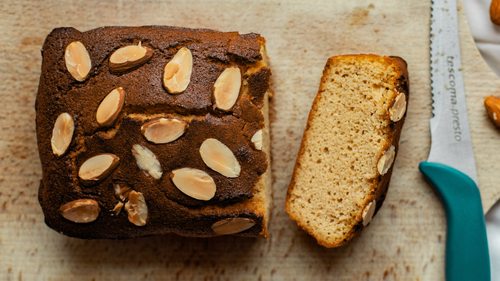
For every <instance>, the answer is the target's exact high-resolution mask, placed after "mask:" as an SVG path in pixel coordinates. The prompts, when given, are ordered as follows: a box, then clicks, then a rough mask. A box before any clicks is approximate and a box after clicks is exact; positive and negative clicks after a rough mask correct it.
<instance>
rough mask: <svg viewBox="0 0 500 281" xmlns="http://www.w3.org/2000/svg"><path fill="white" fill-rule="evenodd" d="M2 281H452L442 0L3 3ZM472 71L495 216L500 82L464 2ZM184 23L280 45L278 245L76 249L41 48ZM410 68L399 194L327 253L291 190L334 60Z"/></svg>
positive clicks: (141, 244)
mask: <svg viewBox="0 0 500 281" xmlns="http://www.w3.org/2000/svg"><path fill="white" fill-rule="evenodd" d="M0 7H1V8H0V11H1V12H0V13H1V16H0V39H1V40H0V78H1V79H0V81H1V82H0V89H1V90H0V100H1V104H0V128H1V134H0V159H1V161H0V279H1V280H14V279H15V280H79V279H83V280H172V279H176V280H177V279H179V280H190V279H193V280H201V279H203V280H237V279H246V280H256V279H259V280H261V279H263V280H293V279H297V280H305V279H309V280H326V279H335V280H443V279H444V249H445V237H446V227H445V222H446V220H445V214H444V210H443V208H442V206H441V203H440V201H439V199H438V197H437V195H436V193H435V192H434V191H433V189H432V188H431V187H430V186H429V185H428V184H427V183H426V182H425V180H424V179H423V177H422V175H421V174H420V173H419V171H418V169H417V166H418V164H419V163H420V162H421V161H423V160H425V159H426V158H427V155H428V152H429V144H430V133H429V118H430V117H431V94H430V74H429V70H430V68H429V59H430V55H429V19H430V1H419V0H390V1H383V0H371V1H363V0H359V1H343V0H335V1H319V0H315V1H311V0H310V1H299V0H294V1H286V2H285V1H219V0H212V1H159V0H147V1H146V0H141V1H133V0H107V1H98V0H93V1H72V0H60V1H55V0H51V1H43V0H37V1H29V2H28V1H18V0H4V1H2V3H1V4H0ZM459 7H460V8H459V10H460V12H459V21H460V32H461V39H462V59H463V72H464V77H465V87H466V93H467V105H468V110H469V118H470V123H471V126H470V127H471V129H472V140H473V145H474V152H475V157H476V163H477V170H478V174H479V186H480V189H481V193H482V198H483V206H484V208H485V210H488V209H489V208H490V207H491V206H492V204H494V202H496V200H497V199H498V198H499V197H500V185H498V182H500V178H499V174H498V171H499V169H500V161H499V160H500V153H499V152H498V151H499V149H498V143H499V142H500V134H499V131H497V130H496V129H495V128H494V126H493V125H492V123H491V122H490V121H489V120H488V119H487V115H486V113H485V110H484V108H483V100H484V98H485V97H486V96H488V95H494V94H498V93H499V88H500V81H499V80H498V79H497V78H496V76H495V75H494V74H493V73H492V72H491V71H490V70H489V69H488V67H487V66H486V64H485V63H484V61H483V60H482V59H481V57H480V55H479V53H478V51H477V49H476V47H475V45H474V43H473V41H472V38H471V37H470V33H469V31H468V27H467V22H466V18H465V15H464V12H463V10H462V6H461V4H460V5H459ZM152 24H158V25H175V26H185V27H204V28H212V29H217V30H222V31H234V30H236V31H240V32H242V33H247V32H257V33H260V34H262V35H263V36H264V37H265V38H266V39H267V48H268V53H269V56H270V58H271V69H272V71H273V77H272V87H273V90H274V92H275V95H274V98H273V100H272V103H271V121H272V123H271V131H272V157H273V163H272V172H273V189H274V207H273V218H272V221H271V227H270V235H271V237H270V238H269V239H248V238H241V237H218V238H211V239H193V238H183V237H178V236H176V235H165V236H157V237H149V238H141V239H130V240H122V241H110V240H97V241H84V240H79V239H74V238H68V237H65V236H63V235H60V234H59V233H57V232H55V231H53V230H51V229H49V228H48V227H46V226H45V224H44V221H43V215H42V212H41V208H40V206H39V204H38V201H37V190H38V184H39V180H40V178H41V168H40V161H39V158H38V151H37V146H36V138H35V110H34V102H35V96H36V91H37V87H38V79H39V75H40V63H41V56H40V48H41V46H42V43H43V41H44V38H45V36H46V35H47V34H48V33H49V32H50V31H51V30H52V28H55V27H60V26H73V27H75V28H77V29H79V30H82V31H84V30H88V29H92V28H95V27H99V26H104V25H152ZM355 53H375V54H380V55H396V56H401V57H403V58H404V59H405V60H406V61H407V62H408V65H409V73H410V81H411V97H410V103H409V109H408V117H407V119H406V120H407V121H406V124H405V127H404V130H403V133H402V139H401V146H400V152H399V156H398V158H397V160H396V162H395V170H394V173H393V176H392V182H391V186H390V190H389V193H388V197H387V199H386V201H385V203H384V205H383V208H382V209H381V211H380V212H379V214H378V215H377V216H376V217H375V218H374V220H373V222H372V223H371V225H370V226H369V227H368V228H367V229H365V230H364V232H363V233H362V234H361V235H360V236H358V237H357V238H356V239H354V241H352V242H351V243H350V244H348V245H347V246H344V247H341V248H338V249H325V248H323V247H321V246H318V245H317V243H316V241H315V240H314V239H313V238H311V237H310V236H309V235H307V234H306V233H305V232H304V231H302V230H301V229H299V228H298V227H297V225H296V224H295V223H294V222H293V221H291V220H290V219H289V218H288V215H287V214H286V212H285V208H284V198H285V193H286V189H287V186H288V183H289V180H290V177H291V173H292V168H293V165H294V161H295V157H296V155H297V151H298V148H299V145H300V141H301V138H302V132H303V130H304V128H305V124H306V118H307V115H308V112H309V108H310V106H311V104H312V101H313V98H314V96H315V94H316V92H317V89H318V85H319V81H320V77H321V75H322V69H323V66H324V64H325V63H326V60H327V58H328V57H330V56H333V55H337V54H355Z"/></svg>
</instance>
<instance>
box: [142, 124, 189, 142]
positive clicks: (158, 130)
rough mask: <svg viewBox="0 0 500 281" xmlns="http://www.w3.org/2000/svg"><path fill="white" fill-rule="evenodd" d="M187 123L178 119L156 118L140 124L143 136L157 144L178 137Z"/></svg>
mask: <svg viewBox="0 0 500 281" xmlns="http://www.w3.org/2000/svg"><path fill="white" fill-rule="evenodd" d="M186 128H187V123H186V122H184V121H182V120H178V119H167V118H158V119H155V120H151V121H149V122H147V123H145V124H144V125H142V126H141V132H142V134H143V135H144V137H145V138H146V139H147V140H148V141H150V142H152V143H157V144H164V143H169V142H172V141H174V140H176V139H178V138H179V137H180V136H182V135H183V134H184V132H185V131H186Z"/></svg>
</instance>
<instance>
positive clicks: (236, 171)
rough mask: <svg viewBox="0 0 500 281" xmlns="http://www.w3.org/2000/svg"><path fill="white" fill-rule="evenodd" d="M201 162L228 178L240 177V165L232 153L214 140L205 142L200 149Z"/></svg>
mask: <svg viewBox="0 0 500 281" xmlns="http://www.w3.org/2000/svg"><path fill="white" fill-rule="evenodd" d="M200 154H201V158H202V159H203V162H205V164H207V166H208V167H210V168H211V169H212V170H214V171H216V172H218V173H220V174H222V175H224V176H226V177H228V178H236V177H238V176H239V175H240V172H241V167H240V163H238V160H237V159H236V157H235V156H234V154H233V152H232V151H231V150H230V149H229V148H228V147H227V146H226V145H225V144H223V143H222V142H220V141H218V140H216V139H207V140H205V141H204V142H203V143H202V144H201V147H200Z"/></svg>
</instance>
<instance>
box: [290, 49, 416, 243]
mask: <svg viewBox="0 0 500 281" xmlns="http://www.w3.org/2000/svg"><path fill="white" fill-rule="evenodd" d="M346 56H355V57H365V58H370V57H371V58H380V57H379V56H377V55H373V54H368V55H364V54H361V55H342V56H336V57H331V58H329V59H328V62H327V63H326V65H325V69H324V71H323V76H322V77H321V83H320V87H319V90H318V94H317V95H316V97H315V99H314V102H313V105H312V108H311V112H310V113H309V117H308V119H307V125H306V129H305V131H304V135H303V137H302V143H301V145H300V149H299V153H298V156H297V160H296V162H295V168H294V172H293V175H292V179H291V181H290V185H289V186H288V190H287V196H286V203H285V204H286V210H287V213H288V214H289V216H290V218H291V219H292V220H295V221H296V222H297V224H298V225H299V226H300V227H302V228H303V229H304V230H305V231H306V232H308V233H309V234H310V235H311V236H313V237H314V238H316V240H317V242H318V244H320V245H322V246H324V247H327V248H335V247H339V246H342V245H344V244H346V243H347V242H349V241H350V240H351V239H352V238H354V237H355V236H356V235H357V234H359V233H360V232H361V230H363V228H364V227H363V221H362V218H361V217H360V218H358V222H357V223H356V224H355V225H354V226H353V228H352V229H351V231H349V232H348V233H347V234H346V235H345V239H344V240H343V241H342V242H340V243H338V244H331V243H328V242H326V241H323V240H321V239H320V238H319V237H316V236H315V232H314V230H312V229H309V227H308V226H307V225H304V224H301V223H300V221H299V219H298V218H296V217H294V216H293V215H292V212H291V210H290V208H291V206H290V204H289V202H290V196H291V191H292V189H293V188H294V186H295V175H296V171H297V167H298V166H299V165H300V163H299V161H300V158H301V155H303V154H304V150H305V143H304V140H305V139H306V138H307V132H308V129H309V126H310V124H311V122H312V119H313V114H312V112H314V111H316V110H317V106H318V105H317V100H318V99H319V96H320V95H319V93H321V92H322V90H323V89H322V87H323V84H324V82H325V79H327V77H326V72H327V69H328V67H329V66H330V65H332V64H333V62H334V60H336V59H337V58H338V57H346ZM382 58H383V59H384V60H386V61H388V63H389V64H393V65H395V67H396V70H397V72H398V73H399V75H398V76H397V77H395V78H394V79H395V81H394V84H395V85H396V90H397V91H398V92H399V93H405V94H406V98H407V104H406V108H407V109H408V104H409V96H410V83H409V78H408V70H407V63H406V61H405V60H403V59H402V58H400V57H395V56H391V57H382ZM387 118H389V114H387ZM405 119H406V112H405V115H404V116H403V118H402V119H401V120H400V121H398V122H396V123H394V122H391V127H392V129H391V131H392V132H393V134H392V135H390V136H389V138H390V139H391V140H392V141H391V142H390V143H387V144H386V146H385V149H388V148H389V147H390V146H391V145H393V146H394V147H395V148H396V155H395V158H394V159H396V156H397V153H398V149H399V138H400V135H401V130H402V128H403V124H404V121H405ZM393 168H394V165H392V166H391V168H390V169H389V171H388V172H387V173H386V174H385V175H383V176H379V177H378V180H377V182H376V184H375V186H374V188H373V196H372V197H369V198H367V200H366V202H367V204H368V202H371V201H373V200H376V202H377V203H376V204H377V205H376V206H377V208H376V210H375V214H374V216H375V215H376V214H377V213H378V210H379V209H380V208H381V207H382V204H383V202H384V200H385V197H386V195H387V190H388V187H389V183H390V180H391V175H392V171H393Z"/></svg>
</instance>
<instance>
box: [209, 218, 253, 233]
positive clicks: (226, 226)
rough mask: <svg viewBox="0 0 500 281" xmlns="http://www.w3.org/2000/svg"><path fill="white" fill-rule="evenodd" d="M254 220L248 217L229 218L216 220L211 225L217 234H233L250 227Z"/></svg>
mask: <svg viewBox="0 0 500 281" xmlns="http://www.w3.org/2000/svg"><path fill="white" fill-rule="evenodd" d="M254 225H255V222H254V221H253V220H251V219H248V218H230V219H225V220H221V221H218V222H216V223H214V224H213V225H212V230H213V231H214V232H215V233H217V234H222V235H228V234H235V233H240V232H242V231H245V230H247V229H250V228H252V227H253V226H254Z"/></svg>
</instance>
